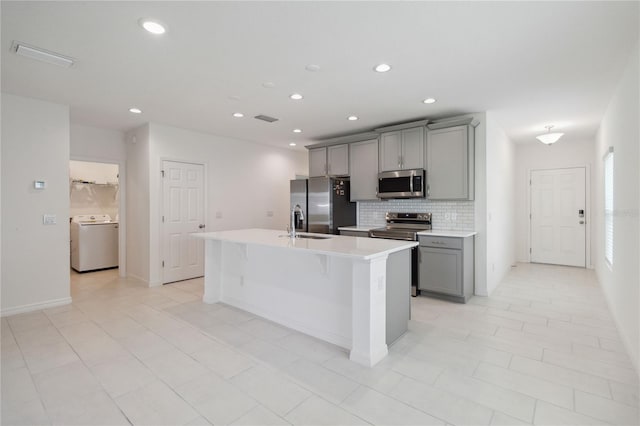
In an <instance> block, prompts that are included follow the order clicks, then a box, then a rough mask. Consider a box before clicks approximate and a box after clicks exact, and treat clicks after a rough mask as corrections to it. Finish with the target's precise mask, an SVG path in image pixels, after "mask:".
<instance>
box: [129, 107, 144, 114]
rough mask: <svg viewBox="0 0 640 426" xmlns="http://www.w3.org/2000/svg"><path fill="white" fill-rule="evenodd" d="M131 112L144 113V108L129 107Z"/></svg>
mask: <svg viewBox="0 0 640 426" xmlns="http://www.w3.org/2000/svg"><path fill="white" fill-rule="evenodd" d="M129 112H132V113H134V114H142V110H141V109H140V108H129Z"/></svg>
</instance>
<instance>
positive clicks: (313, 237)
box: [279, 234, 331, 240]
mask: <svg viewBox="0 0 640 426" xmlns="http://www.w3.org/2000/svg"><path fill="white" fill-rule="evenodd" d="M279 237H280V238H282V237H287V238H290V237H289V235H280V236H279ZM296 238H304V239H307V240H328V239H330V238H331V237H330V236H329V235H327V236H324V235H309V234H296Z"/></svg>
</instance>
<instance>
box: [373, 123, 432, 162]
mask: <svg viewBox="0 0 640 426" xmlns="http://www.w3.org/2000/svg"><path fill="white" fill-rule="evenodd" d="M422 168H424V127H422V126H421V127H413V128H409V129H402V130H395V131H392V132H384V133H381V134H380V171H381V172H385V171H389V170H404V169H422Z"/></svg>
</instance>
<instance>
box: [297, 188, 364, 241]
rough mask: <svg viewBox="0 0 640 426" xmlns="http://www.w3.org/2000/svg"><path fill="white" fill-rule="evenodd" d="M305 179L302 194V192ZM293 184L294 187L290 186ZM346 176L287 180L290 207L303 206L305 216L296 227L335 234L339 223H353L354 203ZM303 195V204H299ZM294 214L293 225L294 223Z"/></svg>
mask: <svg viewBox="0 0 640 426" xmlns="http://www.w3.org/2000/svg"><path fill="white" fill-rule="evenodd" d="M301 182H306V195H304V196H303V195H302V194H303V193H302V189H303V187H304V186H305V185H304V184H303V183H301ZM294 187H295V190H294ZM349 191H350V186H349V179H341V178H326V177H315V178H310V179H308V180H293V181H291V209H293V208H294V207H295V206H296V204H298V205H300V207H301V208H302V210H303V216H304V218H305V219H306V221H304V223H303V224H302V225H301V226H300V228H296V230H298V231H303V232H304V231H308V232H316V233H320V234H339V233H340V232H339V231H338V228H339V227H341V226H355V225H356V203H354V202H351V201H349V200H350V192H349ZM304 198H306V199H307V202H306V207H305V205H303V204H301V202H302V200H303V199H304ZM298 217H299V215H296V226H298V220H297V219H298Z"/></svg>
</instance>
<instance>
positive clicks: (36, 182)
mask: <svg viewBox="0 0 640 426" xmlns="http://www.w3.org/2000/svg"><path fill="white" fill-rule="evenodd" d="M33 187H34V188H35V189H45V188H46V187H47V183H46V182H45V181H43V180H34V181H33Z"/></svg>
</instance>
